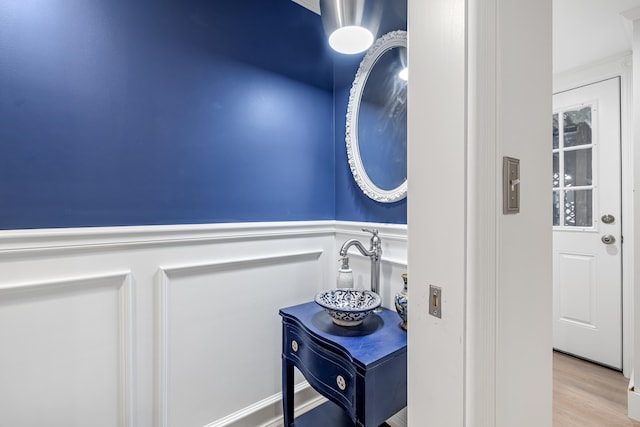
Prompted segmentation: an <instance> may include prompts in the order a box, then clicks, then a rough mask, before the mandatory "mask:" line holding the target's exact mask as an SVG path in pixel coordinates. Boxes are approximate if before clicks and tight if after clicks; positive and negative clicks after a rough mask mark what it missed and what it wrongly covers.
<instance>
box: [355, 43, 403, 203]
mask: <svg viewBox="0 0 640 427" xmlns="http://www.w3.org/2000/svg"><path fill="white" fill-rule="evenodd" d="M406 50H407V48H406V47H403V46H398V47H394V48H391V49H389V50H387V51H386V52H384V53H383V54H382V56H380V59H378V61H377V62H376V63H375V65H374V66H373V68H372V70H371V73H370V74H369V76H368V78H367V81H366V83H365V87H364V91H363V93H362V100H361V101H360V111H359V115H358V142H359V144H358V147H359V149H360V157H361V159H362V163H363V165H364V168H365V170H366V172H367V175H368V176H369V178H370V179H371V181H372V182H373V183H374V184H375V185H376V186H378V187H380V188H381V189H383V190H393V189H394V188H396V187H398V186H399V185H401V184H402V183H403V182H404V181H405V180H406V179H407V81H406V80H404V79H402V78H401V76H400V72H401V71H402V70H405V69H406V66H405V65H404V64H403V62H402V61H401V58H402V57H406ZM401 52H405V53H404V55H402V54H401Z"/></svg>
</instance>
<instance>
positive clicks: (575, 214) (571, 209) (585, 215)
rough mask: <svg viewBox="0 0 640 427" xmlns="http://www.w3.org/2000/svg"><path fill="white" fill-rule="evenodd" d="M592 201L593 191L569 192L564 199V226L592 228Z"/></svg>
mask: <svg viewBox="0 0 640 427" xmlns="http://www.w3.org/2000/svg"><path fill="white" fill-rule="evenodd" d="M592 199H593V191H592V190H567V191H566V192H565V197H564V225H565V226H568V227H591V225H592V224H593V200H592Z"/></svg>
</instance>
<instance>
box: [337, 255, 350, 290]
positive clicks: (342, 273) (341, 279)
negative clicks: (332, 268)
mask: <svg viewBox="0 0 640 427" xmlns="http://www.w3.org/2000/svg"><path fill="white" fill-rule="evenodd" d="M341 261H342V266H341V267H340V269H339V270H338V280H337V285H338V287H339V288H353V271H351V268H349V257H348V256H345V257H342V258H341Z"/></svg>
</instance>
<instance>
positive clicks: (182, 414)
mask: <svg viewBox="0 0 640 427" xmlns="http://www.w3.org/2000/svg"><path fill="white" fill-rule="evenodd" d="M362 227H378V228H379V229H380V232H381V237H382V240H383V244H384V246H383V250H384V252H383V260H384V261H383V266H382V271H383V279H384V282H383V289H384V292H385V293H384V302H385V305H386V306H389V301H390V300H389V296H390V295H391V293H392V292H393V293H395V292H398V291H399V290H400V289H401V283H402V280H401V279H400V276H399V275H400V274H401V273H402V272H404V271H405V270H406V269H405V268H404V266H405V265H406V258H402V257H403V256H405V255H404V254H406V226H384V225H381V224H380V225H379V224H360V223H335V222H333V221H326V222H301V223H256V224H220V225H195V226H191V225H188V226H159V227H155V226H153V227H120V228H118V227H116V228H88V229H60V230H31V231H5V232H2V233H0V271H2V275H1V276H0V342H2V351H1V352H0V402H2V403H1V404H0V406H1V408H2V410H0V425H7V426H9V425H10V426H12V427H27V426H29V427H30V426H34V425H48V426H53V427H55V426H59V427H71V426H87V425H91V426H109V427H113V426H115V425H119V426H136V425H138V426H150V425H153V426H176V427H189V426H194V427H195V426H198V427H200V426H205V425H208V426H211V427H223V426H234V427H256V426H262V425H276V424H277V423H278V420H279V419H280V414H281V400H280V387H281V383H280V378H281V377H280V363H281V362H280V360H281V359H280V354H281V348H280V345H281V324H280V317H279V315H278V309H279V308H280V307H284V306H289V305H293V304H298V303H301V302H306V301H310V300H312V299H313V296H314V295H315V293H316V292H318V291H320V290H322V289H325V288H329V287H333V286H335V272H336V270H337V267H338V263H337V259H338V253H337V250H336V247H337V246H338V245H339V244H340V243H341V241H336V232H337V233H338V236H339V238H340V239H343V238H345V237H347V236H348V237H350V238H351V237H355V238H360V239H361V240H362V241H363V243H365V244H367V241H368V237H367V236H366V234H365V233H363V232H362V231H360V229H361V228H362ZM354 258H356V261H357V265H354V267H355V269H356V274H357V276H358V277H360V276H362V277H361V278H360V279H359V280H366V281H368V275H369V269H368V264H366V263H365V261H366V260H357V257H354ZM387 260H389V262H388V261H387ZM360 261H363V262H362V264H363V266H366V269H365V272H364V273H363V274H361V273H360V271H359V270H360V268H361V266H360ZM403 262H404V265H403ZM395 276H397V278H396V277H395ZM394 279H397V280H394ZM367 283H368V282H367ZM391 301H392V300H391ZM391 307H392V306H391ZM297 382H298V387H297V390H298V394H297V396H296V404H297V406H299V407H300V408H299V409H303V407H304V405H307V404H308V405H312V404H314V402H315V401H316V400H317V395H316V394H315V393H314V392H312V391H311V390H309V389H308V388H305V383H304V382H303V381H302V377H299V378H298V381H297Z"/></svg>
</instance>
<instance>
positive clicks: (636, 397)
mask: <svg viewBox="0 0 640 427" xmlns="http://www.w3.org/2000/svg"><path fill="white" fill-rule="evenodd" d="M633 377H634V373H633V372H632V373H631V379H630V380H629V388H628V389H627V416H628V417H629V418H632V419H634V420H638V421H640V393H638V392H637V391H636V390H635V385H634V379H633Z"/></svg>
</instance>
